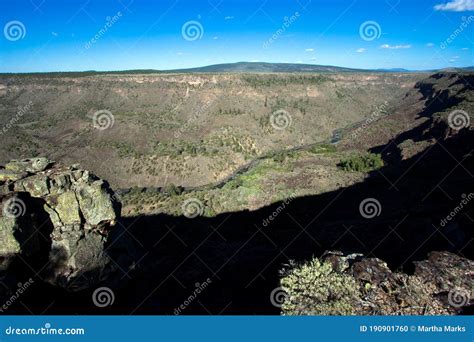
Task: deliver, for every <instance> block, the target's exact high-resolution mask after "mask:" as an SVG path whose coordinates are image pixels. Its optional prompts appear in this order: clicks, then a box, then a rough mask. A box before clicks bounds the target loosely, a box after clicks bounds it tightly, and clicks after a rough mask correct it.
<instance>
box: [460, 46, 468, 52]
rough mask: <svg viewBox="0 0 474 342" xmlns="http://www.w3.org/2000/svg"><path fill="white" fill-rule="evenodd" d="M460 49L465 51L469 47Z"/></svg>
mask: <svg viewBox="0 0 474 342" xmlns="http://www.w3.org/2000/svg"><path fill="white" fill-rule="evenodd" d="M461 50H463V51H467V50H469V48H466V47H464V48H462V49H461Z"/></svg>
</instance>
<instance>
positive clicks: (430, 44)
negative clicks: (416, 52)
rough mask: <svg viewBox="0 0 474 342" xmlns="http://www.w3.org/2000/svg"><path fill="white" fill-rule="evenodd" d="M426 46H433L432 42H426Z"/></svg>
mask: <svg viewBox="0 0 474 342" xmlns="http://www.w3.org/2000/svg"><path fill="white" fill-rule="evenodd" d="M426 46H427V47H433V46H434V44H433V43H428V44H426Z"/></svg>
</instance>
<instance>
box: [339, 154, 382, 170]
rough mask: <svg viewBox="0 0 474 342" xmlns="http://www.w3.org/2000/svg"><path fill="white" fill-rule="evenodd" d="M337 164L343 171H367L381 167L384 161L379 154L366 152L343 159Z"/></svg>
mask: <svg viewBox="0 0 474 342" xmlns="http://www.w3.org/2000/svg"><path fill="white" fill-rule="evenodd" d="M337 166H339V167H340V168H341V169H342V170H344V171H356V172H368V171H372V170H376V169H379V168H381V167H382V166H384V163H383V159H382V156H381V155H380V154H374V153H368V154H365V155H354V156H351V157H349V158H346V159H343V160H341V162H340V163H339V164H338V165H337Z"/></svg>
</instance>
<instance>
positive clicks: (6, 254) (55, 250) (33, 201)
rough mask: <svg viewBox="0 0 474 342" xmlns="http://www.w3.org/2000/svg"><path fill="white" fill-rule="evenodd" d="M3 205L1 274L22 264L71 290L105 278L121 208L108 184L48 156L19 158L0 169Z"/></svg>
mask: <svg viewBox="0 0 474 342" xmlns="http://www.w3.org/2000/svg"><path fill="white" fill-rule="evenodd" d="M0 203H1V207H2V212H1V213H0V240H1V242H2V243H1V245H0V261H1V264H0V270H2V271H8V270H9V268H10V267H11V270H10V271H11V272H9V274H15V273H16V271H19V269H20V266H19V264H23V266H26V267H28V268H31V269H33V270H34V272H35V273H36V275H38V276H39V277H40V278H41V279H42V280H44V281H47V282H49V283H51V284H54V285H55V286H59V287H63V288H67V289H68V290H71V291H76V290H80V289H83V288H88V287H90V286H91V285H93V284H95V283H97V282H98V281H100V280H101V279H100V278H101V276H103V275H104V270H105V269H106V267H107V265H108V262H109V260H108V258H107V256H106V255H105V253H104V243H105V238H106V236H107V233H108V231H109V229H111V227H113V226H114V224H115V222H116V220H117V218H118V216H119V210H120V208H119V204H118V202H116V201H115V198H114V196H113V192H112V191H111V190H110V188H109V187H108V185H107V183H106V182H104V181H103V180H101V179H98V178H97V177H95V176H94V175H93V174H91V173H90V172H89V171H86V170H81V169H78V168H76V167H74V166H72V167H65V166H62V165H56V164H54V163H52V162H50V161H49V160H47V159H45V158H35V159H26V160H16V161H11V162H9V163H7V164H5V166H4V167H3V168H1V169H0Z"/></svg>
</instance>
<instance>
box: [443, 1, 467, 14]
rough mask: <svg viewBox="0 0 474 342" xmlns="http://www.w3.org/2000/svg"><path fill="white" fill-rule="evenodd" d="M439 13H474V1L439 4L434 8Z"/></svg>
mask: <svg viewBox="0 0 474 342" xmlns="http://www.w3.org/2000/svg"><path fill="white" fill-rule="evenodd" d="M434 9H435V10H437V11H453V12H464V11H474V0H453V1H450V2H448V3H445V4H439V5H436V6H435V7H434Z"/></svg>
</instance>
